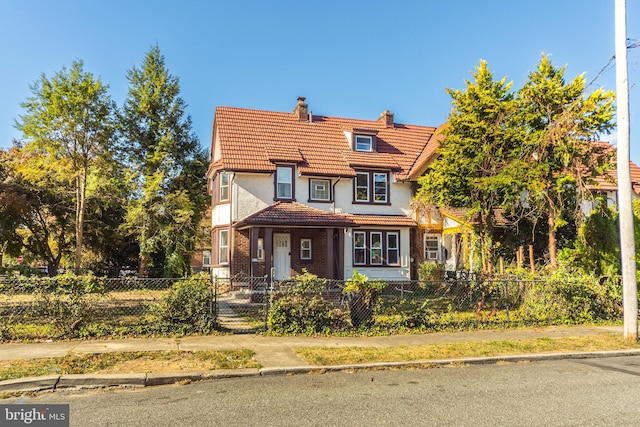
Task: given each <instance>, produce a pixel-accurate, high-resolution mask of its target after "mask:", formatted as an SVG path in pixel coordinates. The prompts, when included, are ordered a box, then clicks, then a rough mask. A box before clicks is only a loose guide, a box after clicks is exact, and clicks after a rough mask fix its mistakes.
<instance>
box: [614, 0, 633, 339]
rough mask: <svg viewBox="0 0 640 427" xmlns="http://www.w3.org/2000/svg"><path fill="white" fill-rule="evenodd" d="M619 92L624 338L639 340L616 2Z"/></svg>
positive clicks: (623, 28)
mask: <svg viewBox="0 0 640 427" xmlns="http://www.w3.org/2000/svg"><path fill="white" fill-rule="evenodd" d="M615 8H616V11H615V27H616V29H615V45H616V92H617V107H618V108H617V122H618V149H617V167H618V203H619V206H618V209H619V211H620V215H619V220H620V257H621V264H622V300H623V305H624V308H623V310H624V338H625V339H626V340H628V341H637V340H638V290H637V286H638V285H637V283H636V248H635V244H634V234H633V209H632V203H631V194H632V191H633V190H632V188H631V171H630V169H629V160H630V148H629V139H630V126H629V76H628V69H627V10H626V8H627V5H626V0H616V3H615Z"/></svg>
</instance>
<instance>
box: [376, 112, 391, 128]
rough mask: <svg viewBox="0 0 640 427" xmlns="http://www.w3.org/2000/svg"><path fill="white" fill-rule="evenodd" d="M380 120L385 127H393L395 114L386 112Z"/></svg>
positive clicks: (381, 115)
mask: <svg viewBox="0 0 640 427" xmlns="http://www.w3.org/2000/svg"><path fill="white" fill-rule="evenodd" d="M378 120H380V121H382V123H384V125H385V126H386V127H388V128H392V127H393V113H392V112H391V111H389V110H384V111H383V112H382V114H380V117H379V118H378Z"/></svg>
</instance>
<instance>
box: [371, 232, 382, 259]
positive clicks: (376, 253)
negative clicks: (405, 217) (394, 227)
mask: <svg viewBox="0 0 640 427" xmlns="http://www.w3.org/2000/svg"><path fill="white" fill-rule="evenodd" d="M369 264H371V265H382V264H383V262H382V232H381V231H371V232H369Z"/></svg>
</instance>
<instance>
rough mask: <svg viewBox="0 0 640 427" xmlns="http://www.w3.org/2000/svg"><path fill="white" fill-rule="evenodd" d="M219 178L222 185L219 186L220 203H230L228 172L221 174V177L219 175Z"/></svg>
mask: <svg viewBox="0 0 640 427" xmlns="http://www.w3.org/2000/svg"><path fill="white" fill-rule="evenodd" d="M218 177H219V178H220V183H219V186H218V201H219V202H227V201H229V181H230V176H229V174H228V173H227V172H220V175H218Z"/></svg>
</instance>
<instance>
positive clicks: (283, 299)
mask: <svg viewBox="0 0 640 427" xmlns="http://www.w3.org/2000/svg"><path fill="white" fill-rule="evenodd" d="M345 289H351V288H349V281H337V280H325V279H314V280H312V281H305V280H285V281H270V280H268V279H267V277H249V276H242V275H240V276H234V277H231V278H218V277H213V278H211V277H209V276H206V275H201V276H197V277H195V278H190V279H162V278H159V279H158V278H154V279H139V278H114V279H111V278H97V277H93V276H77V277H75V276H58V277H55V278H19V277H16V278H13V277H0V340H2V341H10V340H30V339H33V340H42V339H52V340H54V339H67V338H84V337H125V336H154V335H166V334H194V333H195V334H202V333H212V332H220V333H258V332H270V333H280V334H310V333H349V332H353V331H362V330H363V329H364V330H369V331H372V330H374V331H375V330H377V331H384V332H396V331H405V330H424V331H437V330H461V329H470V328H484V327H504V326H510V325H514V324H553V323H579V322H584V321H594V320H595V321H597V320H619V319H621V317H622V299H621V284H620V283H619V280H617V279H616V280H609V281H605V282H603V281H602V280H600V281H598V280H597V279H596V280H594V281H593V282H589V283H587V284H585V283H582V282H580V283H570V282H567V281H561V282H558V281H554V280H550V279H548V278H544V279H542V278H541V279H531V278H521V277H517V276H501V277H498V276H490V277H488V276H481V275H474V274H466V273H456V274H451V275H448V276H446V277H443V278H441V279H439V280H428V281H392V282H386V283H383V284H381V286H380V287H377V288H376V287H372V288H367V287H366V286H365V287H364V288H362V289H364V290H360V291H358V292H346V291H345ZM367 289H369V290H367Z"/></svg>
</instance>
